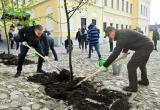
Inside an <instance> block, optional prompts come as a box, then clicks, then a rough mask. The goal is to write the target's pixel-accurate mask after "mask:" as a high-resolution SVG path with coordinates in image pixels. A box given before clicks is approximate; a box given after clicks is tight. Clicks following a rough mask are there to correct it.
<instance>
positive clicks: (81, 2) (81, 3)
mask: <svg viewBox="0 0 160 110" xmlns="http://www.w3.org/2000/svg"><path fill="white" fill-rule="evenodd" d="M88 1H89V0H86V1H85V2H84V0H81V1H80V3H79V4H78V5H77V6H76V7H75V9H73V13H72V14H71V15H70V16H69V19H70V18H71V17H72V16H73V15H74V13H75V12H76V11H77V10H78V9H79V8H81V7H82V6H83V5H85V4H86V3H88ZM68 14H69V13H68Z"/></svg>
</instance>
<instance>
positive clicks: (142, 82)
mask: <svg viewBox="0 0 160 110" xmlns="http://www.w3.org/2000/svg"><path fill="white" fill-rule="evenodd" d="M138 84H139V85H143V86H148V85H149V81H148V80H146V81H142V80H141V81H138Z"/></svg>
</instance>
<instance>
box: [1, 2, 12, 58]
mask: <svg viewBox="0 0 160 110" xmlns="http://www.w3.org/2000/svg"><path fill="white" fill-rule="evenodd" d="M4 4H5V0H3V1H2V10H3V14H4V9H5V6H4ZM3 24H4V31H5V35H6V39H7V48H8V55H9V54H10V48H9V38H8V33H7V26H6V20H5V18H4V19H3Z"/></svg>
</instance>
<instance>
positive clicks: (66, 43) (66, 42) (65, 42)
mask: <svg viewBox="0 0 160 110" xmlns="http://www.w3.org/2000/svg"><path fill="white" fill-rule="evenodd" d="M64 44H65V48H68V47H69V42H68V39H66V40H65V41H64ZM72 46H73V42H72V40H71V47H72Z"/></svg>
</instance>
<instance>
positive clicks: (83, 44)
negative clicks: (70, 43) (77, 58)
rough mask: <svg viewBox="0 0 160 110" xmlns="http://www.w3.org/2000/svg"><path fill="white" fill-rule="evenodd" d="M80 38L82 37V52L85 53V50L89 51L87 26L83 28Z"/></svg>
mask: <svg viewBox="0 0 160 110" xmlns="http://www.w3.org/2000/svg"><path fill="white" fill-rule="evenodd" d="M80 36H81V45H82V52H84V48H85V50H86V51H87V45H88V42H87V29H86V26H85V25H84V26H83V28H82V29H81V31H80Z"/></svg>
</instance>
